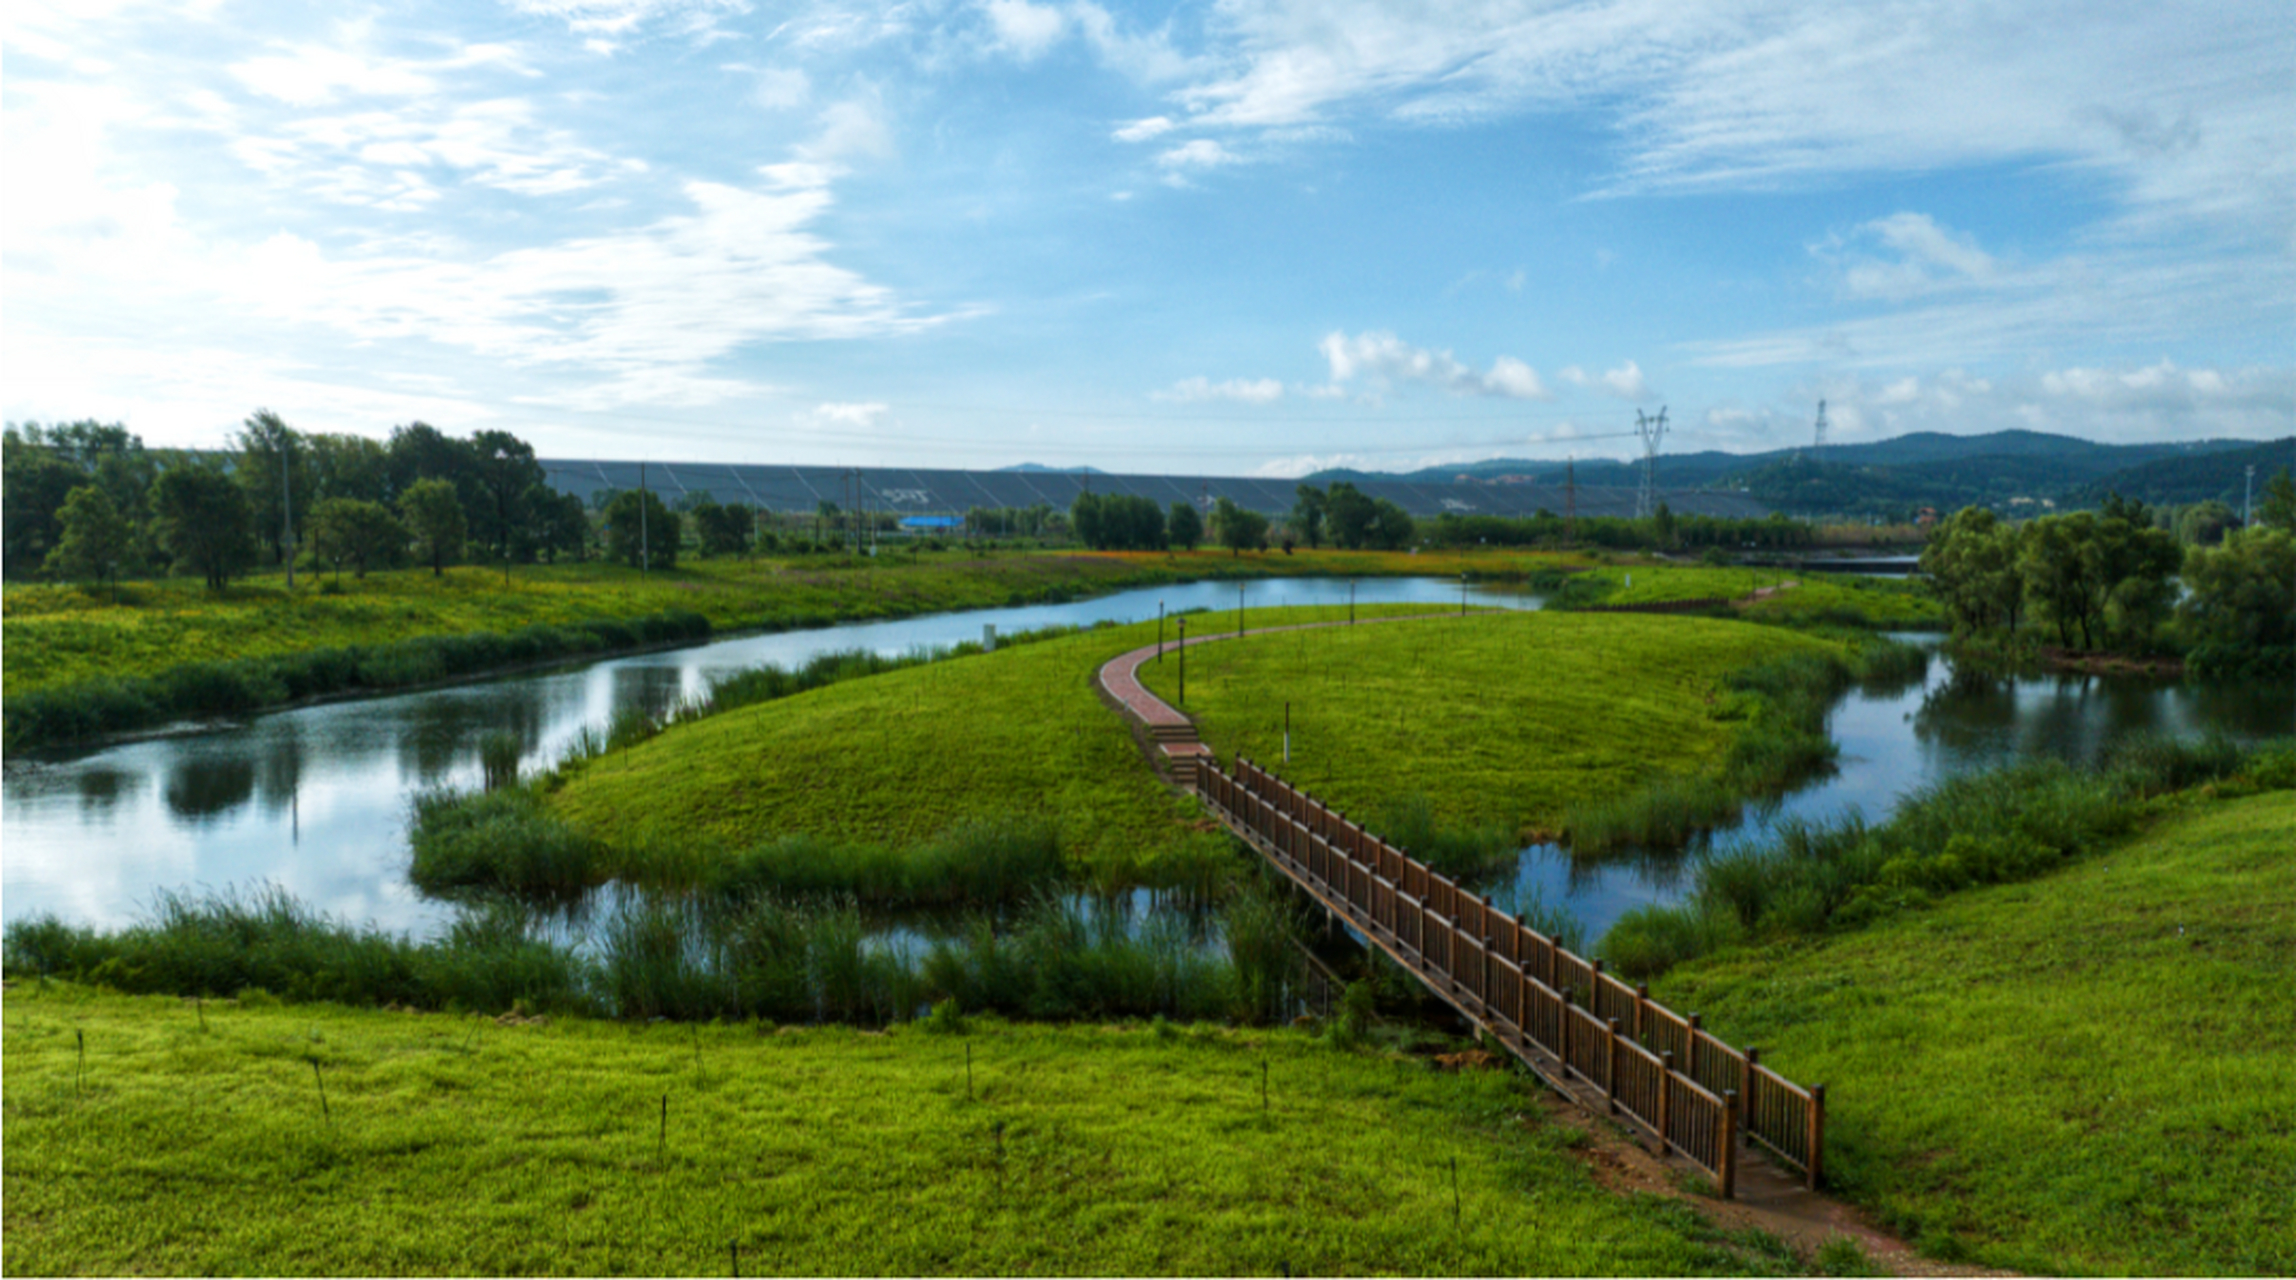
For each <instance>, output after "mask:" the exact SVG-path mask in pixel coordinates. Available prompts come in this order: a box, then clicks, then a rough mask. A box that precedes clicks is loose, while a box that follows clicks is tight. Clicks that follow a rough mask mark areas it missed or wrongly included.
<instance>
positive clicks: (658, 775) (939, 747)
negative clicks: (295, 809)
mask: <svg viewBox="0 0 2296 1280" xmlns="http://www.w3.org/2000/svg"><path fill="white" fill-rule="evenodd" d="M1419 607H1420V606H1409V605H1395V606H1384V607H1382V609H1380V610H1373V609H1371V608H1370V607H1369V606H1366V607H1365V609H1364V610H1363V613H1364V614H1365V615H1366V616H1370V615H1371V614H1373V613H1376V612H1387V613H1392V612H1410V611H1414V610H1416V609H1417V608H1419ZM1345 613H1346V611H1345V609H1344V607H1341V608H1337V609H1334V608H1317V609H1285V610H1254V611H1252V612H1251V613H1250V614H1248V615H1247V621H1248V625H1255V626H1256V625H1263V624H1268V623H1276V622H1281V621H1286V620H1292V621H1298V620H1308V619H1316V618H1331V617H1335V616H1336V617H1344V616H1345ZM1220 616H1221V615H1216V614H1215V615H1206V617H1207V619H1210V618H1217V617H1220ZM1394 625H1398V626H1405V627H1408V626H1415V625H1419V624H1414V623H1400V624H1394ZM1155 638H1156V624H1155V623H1153V622H1149V623H1136V624H1132V625H1129V626H1123V627H1107V628H1100V629H1096V630H1093V631H1090V632H1086V633H1083V634H1081V635H1075V636H1068V637H1064V638H1060V639H1054V640H1045V641H1039V642H1036V643H1032V644H1029V645H1026V646H1023V647H1019V648H1012V649H1002V650H999V651H997V652H995V653H990V654H974V655H969V656H964V657H957V658H952V659H949V660H947V661H942V662H935V663H930V664H927V665H924V666H920V667H912V668H909V669H906V670H901V671H893V672H888V673H886V674H882V675H876V676H871V677H869V678H868V679H864V680H852V681H846V682H843V683H840V684H835V685H831V686H828V687H825V688H820V689H814V690H811V691H809V692H805V693H801V694H798V695H796V696H793V697H788V698H782V699H779V700H776V701H773V702H769V703H764V704H760V705H756V706H749V707H742V708H738V709H735V710H732V711H727V712H724V713H721V714H719V715H715V716H711V717H709V718H707V719H704V720H700V721H697V722H694V723H691V724H686V725H680V726H676V727H673V728H671V729H669V730H668V731H666V732H664V733H662V734H661V735H660V736H659V737H656V738H654V739H652V740H650V741H647V742H644V743H641V744H639V745H636V746H634V747H631V748H630V749H629V750H627V751H615V752H610V753H608V754H606V755H602V756H599V757H597V758H594V759H591V760H589V761H586V762H579V763H576V764H573V765H570V766H569V767H568V769H567V771H566V780H565V781H564V783H563V785H562V786H558V787H557V788H556V789H555V790H554V791H553V792H552V793H551V795H550V797H549V808H550V811H551V812H552V813H554V814H556V815H558V816H559V817H561V818H563V819H564V820H565V821H567V822H569V823H571V824H573V825H574V826H575V827H576V828H577V829H578V830H581V831H583V832H585V833H587V834H589V835H590V836H592V837H594V838H596V839H598V840H601V841H603V842H604V843H605V844H606V845H607V846H608V847H609V849H610V850H611V852H609V853H608V854H607V855H606V857H605V860H604V861H603V862H602V863H601V864H600V867H601V871H602V872H603V873H604V874H607V875H626V876H631V877H633V878H638V879H646V880H653V881H656V882H663V883H692V882H699V881H702V880H705V879H706V878H707V876H708V874H709V866H710V865H711V864H716V863H723V862H728V861H732V860H736V859H739V858H740V857H742V856H743V855H742V854H741V852H740V851H741V850H742V849H743V848H745V847H749V846H756V845H760V844H764V843H766V842H770V841H775V840H782V839H787V838H789V837H793V836H808V837H816V838H820V839H825V840H828V841H831V842H834V843H837V844H842V845H846V846H851V847H854V848H855V849H856V850H857V852H855V853H854V854H853V859H854V861H855V862H856V863H857V864H866V863H872V862H874V861H875V857H874V855H873V854H871V853H870V852H869V849H870V847H872V846H875V847H880V848H884V849H891V850H893V851H895V852H896V853H899V852H901V851H908V850H924V849H928V848H930V847H932V846H933V845H934V844H935V842H939V841H943V840H944V839H945V838H947V837H948V836H949V834H950V833H951V832H952V831H953V830H955V829H958V828H961V827H964V826H967V825H988V826H996V825H1001V824H1009V823H1013V822H1016V821H1021V820H1040V821H1049V822H1050V823H1051V824H1053V826H1054V828H1055V829H1056V831H1057V838H1058V841H1059V844H1060V849H1061V852H1062V855H1063V857H1064V858H1065V859H1066V860H1067V862H1068V864H1069V866H1070V867H1071V868H1073V869H1074V870H1075V871H1076V872H1077V873H1079V874H1080V875H1081V876H1083V877H1084V878H1086V879H1088V880H1089V881H1092V882H1094V883H1098V884H1100V885H1101V886H1103V887H1107V888H1118V887H1123V886H1125V885H1131V884H1148V885H1155V886H1166V885H1171V884H1174V883H1180V882H1193V881H1194V880H1196V879H1198V878H1200V876H1201V875H1202V870H1203V868H1204V867H1205V866H1206V865H1207V864H1214V863H1217V864H1226V863H1229V862H1232V861H1233V859H1232V856H1231V854H1230V851H1229V847H1228V843H1227V839H1226V837H1225V836H1223V835H1220V834H1219V833H1218V832H1216V831H1215V830H1213V829H1211V828H1210V827H1209V824H1207V823H1205V822H1203V821H1202V820H1201V818H1200V815H1199V814H1198V812H1197V811H1196V807H1195V804H1194V802H1193V801H1189V800H1185V799H1182V798H1180V797H1177V796H1175V795H1173V794H1172V793H1171V792H1169V791H1167V790H1166V789H1165V788H1164V786H1163V785H1162V784H1161V783H1159V782H1158V781H1157V779H1156V777H1155V775H1154V774H1153V773H1152V772H1151V771H1150V770H1149V768H1148V766H1147V763H1146V762H1145V761H1144V760H1142V759H1141V757H1140V754H1139V751H1138V748H1136V747H1135V746H1134V744H1133V741H1132V738H1131V735H1130V733H1129V732H1128V730H1127V728H1126V726H1125V722H1124V720H1123V719H1122V718H1121V717H1119V716H1118V715H1117V713H1115V712H1114V711H1112V710H1110V709H1109V708H1108V707H1107V705H1106V704H1104V703H1102V702H1101V701H1100V698H1099V696H1098V694H1097V693H1096V692H1095V687H1096V686H1095V685H1094V677H1095V675H1096V673H1097V672H1098V671H1099V669H1100V666H1101V664H1102V663H1104V662H1106V661H1107V660H1108V659H1110V658H1113V657H1115V656H1116V655H1118V654H1120V653H1123V652H1125V651H1127V650H1130V649H1134V648H1137V647H1139V646H1141V645H1143V644H1148V643H1152V642H1153V641H1154V640H1155ZM1217 647H1218V646H1213V648H1217ZM546 785H549V784H546ZM855 887H858V886H855Z"/></svg>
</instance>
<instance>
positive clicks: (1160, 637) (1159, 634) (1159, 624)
mask: <svg viewBox="0 0 2296 1280" xmlns="http://www.w3.org/2000/svg"><path fill="white" fill-rule="evenodd" d="M1156 665H1157V666H1159V667H1160V666H1163V665H1164V602H1163V601H1161V600H1158V601H1157V602H1156Z"/></svg>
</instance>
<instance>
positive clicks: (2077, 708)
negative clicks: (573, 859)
mask: <svg viewBox="0 0 2296 1280" xmlns="http://www.w3.org/2000/svg"><path fill="white" fill-rule="evenodd" d="M1348 589H1349V588H1348V583H1347V582H1346V581H1345V580H1332V579H1276V580H1271V581H1264V582H1254V583H1249V584H1246V585H1245V588H1244V599H1245V604H1246V607H1247V608H1258V607H1272V606H1276V605H1294V604H1334V603H1345V602H1346V600H1347V596H1348ZM1356 591H1357V596H1356V598H1357V600H1358V601H1359V602H1361V603H1365V604H1377V603H1452V602H1456V601H1457V600H1458V599H1459V584H1458V583H1457V582H1455V581H1447V580H1442V579H1367V580H1364V581H1362V582H1361V583H1360V584H1359V585H1358V586H1357V588H1356ZM1471 598H1472V599H1473V600H1474V601H1476V602H1477V603H1483V604H1503V605H1509V606H1512V607H1518V608H1537V607H1538V603H1539V602H1538V599H1537V597H1536V596H1532V595H1528V594H1523V593H1520V592H1513V591H1509V590H1506V589H1497V590H1481V589H1478V590H1476V591H1474V592H1473V593H1471ZM1159 603H1161V604H1162V605H1163V606H1164V607H1165V608H1167V609H1168V610H1180V609H1190V608H1211V609H1215V610H1228V609H1233V608H1234V607H1235V604H1236V584H1234V583H1198V584H1193V585H1190V586H1184V587H1164V588H1156V589H1148V590H1141V591H1131V592H1125V593H1122V594H1118V595H1113V596H1106V597H1102V598H1100V599H1097V600H1090V601H1083V602H1079V603H1074V604H1063V605H1041V606H1030V607H1024V608H1011V609H987V610H978V611H973V612H966V613H952V614H938V615H933V616H929V617H920V618H910V619H904V620H901V621H896V622H880V623H867V624H859V625H854V626H844V627H833V628H826V629H823V630H818V631H804V632H787V633H782V634H778V635H766V636H749V637H742V638H738V639H731V640H723V641H718V642H715V643H711V644H706V645H700V646H696V647H694V648H690V649H681V650H674V651H667V652H662V653H652V654H645V655H640V656H636V657H629V658H619V659H611V660H605V661H599V662H593V663H588V664H584V665H579V666H572V667H568V668H564V669H560V670H556V671H551V672H545V673H538V674H533V675H526V676H518V677H512V678H506V679H501V680H494V681H489V682H486V683H482V684H471V685H463V686H458V687H455V688H448V689H439V690H433V691H430V692H425V693H416V694H407V695H402V696H398V697H389V698H376V699H370V700H365V701H358V702H341V703H332V704H329V705H325V706H318V707H309V708H304V709H300V710H294V711H284V712H279V713H276V714H272V715H266V716H262V717H258V718H256V719H254V720H252V721H249V722H247V723H245V724H239V725H230V726H223V727H218V728H212V729H207V730H204V731H201V732H197V733H186V734H182V735H179V736H174V737H167V738H160V739H153V740H148V741H143V742H135V743H127V744H123V745H120V746H115V747H110V748H105V749H102V750H97V751H91V752H85V753H81V754H77V755H72V756H67V757H60V758H49V759H37V758H19V759H11V760H10V761H9V762H8V766H7V771H6V777H5V794H4V797H0V800H4V803H0V840H4V842H5V843H4V849H5V855H4V857H0V911H4V913H5V917H6V918H7V919H9V920H15V919H20V918H23V917H26V916H32V915H38V914H43V913H48V912H53V913H55V914H57V915H60V916H62V917H64V918H66V919H69V920H74V921H80V922H88V923H97V924H104V925H120V924H124V923H127V922H130V921H132V920H134V919H136V918H138V917H139V916H140V915H142V914H143V913H144V911H145V909H146V908H148V907H149V905H150V904H151V902H152V899H153V896H154V894H155V893H156V892H158V891H161V890H170V889H201V888H209V889H221V888H225V887H231V886H239V887H245V886H250V885H254V884H257V883H259V882H263V881H271V882H275V883H277V884H279V885H281V886H282V887H284V888H285V889H286V890H287V891H289V892H290V893H292V894H294V895H295V896H296V897H298V898H300V899H302V900H303V901H305V902H306V903H309V904H311V905H312V906H315V907H318V908H320V909H323V910H325V911H328V912H331V913H333V914H336V915H339V916H344V917H348V918H350V919H353V920H362V921H373V922H375V923H377V924H381V925H384V926H386V927H390V928H394V929H411V930H415V931H417V932H428V931H430V930H431V929H433V928H435V927H436V926H438V925H439V924H441V923H442V922H444V921H445V920H447V919H448V918H449V917H450V915H451V914H452V908H451V907H449V906H447V905H445V904H441V903H436V902H432V901H429V900H426V899H424V898H422V897H421V896H420V895H418V894H417V893H416V892H415V891H414V890H413V888H412V887H411V886H410V885H408V884H407V882H406V875H405V872H406V862H407V854H406V845H405V825H406V817H407V805H408V801H409V799H410V798H411V797H412V796H413V795H415V794H416V793H418V792H420V791H422V790H425V789H428V788H432V787H441V786H447V787H475V786H477V785H478V784H479V781H480V770H479V763H478V755H477V744H478V741H479V739H480V738H481V737H482V736H484V735H486V734H488V733H491V732H494V731H497V730H502V729H509V730H511V731H513V732H515V733H517V734H518V736H519V738H520V740H521V741H522V742H523V743H524V745H525V762H526V763H527V764H529V765H537V764H546V763H548V762H550V761H553V760H555V759H557V758H558V756H559V755H560V754H561V753H563V751H564V750H565V749H566V747H567V746H568V745H569V744H570V742H571V741H572V739H573V738H574V737H575V735H576V734H578V733H580V732H581V731H582V730H584V729H602V728H604V727H605V725H606V724H607V723H608V722H609V721H610V720H611V719H612V717H613V715H614V713H615V711H616V710H617V709H619V708H622V707H626V706H633V705H638V706H646V707H649V708H659V707H661V706H664V705H666V704H667V703H669V702H670V701H672V700H674V699H676V698H678V697H681V696H686V695H692V694H698V693H700V692H702V691H703V690H704V689H706V688H707V686H708V683H709V681H710V680H711V678H713V677H715V676H719V675H722V674H725V673H728V672H731V671H735V670H738V669H741V668H744V667H750V666H755V665H757V664H759V663H764V662H773V663H779V664H782V665H785V666H787V665H793V664H797V663H801V662H803V661H805V660H806V659H807V658H809V657H811V656H812V655H814V654H816V653H820V652H824V651H830V650H843V649H854V648H865V649H871V650H875V651H877V652H879V653H885V654H899V653H905V652H908V651H910V650H912V649H916V648H919V647H928V646H938V645H948V644H953V643H956V642H958V641H963V640H977V639H979V638H980V636H981V631H982V628H983V626H985V625H994V626H996V627H997V628H998V629H999V630H1000V631H1001V632H1006V633H1010V632H1013V631H1018V630H1024V629H1027V628H1031V627H1042V626H1049V625H1056V624H1065V625H1084V624H1090V623H1094V622H1098V621H1102V620H1110V621H1118V622H1130V621H1139V620H1143V619H1148V618H1153V617H1155V616H1156V612H1157V607H1158V605H1159ZM1831 729H1832V732H1833V734H1834V736H1835V738H1836V739H1837V740H1838V741H1840V743H1841V744H1842V755H1841V768H1840V770H1839V772H1837V773H1836V774H1834V775H1833V776H1831V777H1829V778H1827V779H1824V780H1821V781H1819V782H1817V783H1815V784H1813V785H1811V786H1808V787H1805V788H1803V789H1802V790H1800V791H1798V792H1796V793H1794V794H1792V795H1790V796H1788V797H1786V798H1785V799H1784V800H1783V801H1782V802H1780V803H1778V804H1776V805H1773V806H1770V807H1768V808H1767V809H1766V810H1764V811H1762V812H1758V813H1756V814H1754V815H1751V817H1750V820H1749V824H1748V827H1747V828H1745V830H1758V829H1760V828H1761V827H1762V826H1765V825H1767V824H1769V823H1772V822H1775V821H1777V820H1779V819H1781V818H1784V817H1788V816H1807V817H1826V816H1832V815H1835V814H1840V813H1845V812H1848V811H1851V810H1858V811H1861V812H1863V813H1864V814H1865V815H1866V816H1867V817H1868V818H1869V819H1878V818H1881V817H1883V816H1885V815H1886V814H1887V812H1888V810H1889V808H1890V806H1891V805H1892V803H1893V802H1894V800H1895V798H1896V797H1897V796H1899V795H1901V794H1903V793H1904V792H1906V791H1908V790H1911V789H1913V788H1915V787H1918V786H1920V785H1922V784H1924V783H1927V782H1930V781H1933V780H1935V779H1938V778H1941V777H1944V776H1947V775H1949V774H1953V773H1957V772H1961V771H1965V770H1970V769H1979V768H1985V767H1988V766H1990V765H1993V764H1996V763H1999V762H2002V761H2006V760H2011V759H2016V758H2019V757H2022V756H2028V755H2039V754H2054V755H2061V756H2067V757H2071V758H2086V757H2088V756H2092V755H2094V754H2095V753H2096V752H2097V751H2098V750H2099V749H2100V748H2101V747H2102V745H2103V744H2104V743H2105V742H2106V741H2108V740H2109V739H2111V738H2112V737H2114V736H2116V735H2118V734H2122V733H2127V732H2133V731H2151V732H2159V733H2167V734H2174V735H2178V736H2194V735H2199V734H2203V733H2206V732H2210V731H2223V732H2228V733H2231V734H2234V735H2236V736H2241V737H2262V736H2267V735H2272V734H2283V733H2290V732H2296V691H2292V690H2289V689H2286V688H2280V687H2270V688H2266V687H2260V686H2257V685H2245V686H2233V687H2228V688H2204V687H2198V686H2186V685H2181V684H2175V683H2167V682H2161V681H2149V680H2141V679H2131V678H2109V679H2108V678H2102V677H2076V676H2064V677H2047V678H2040V679H2027V680H1955V679H1954V678H1953V676H1952V672H1951V669H1950V667H1949V666H1948V665H1947V664H1946V663H1945V662H1943V661H1942V660H1940V661H1938V662H1936V663H1933V664H1932V666H1931V669H1930V673H1929V676H1928V677H1927V679H1926V680H1924V681H1922V682H1918V683H1915V684H1913V685H1910V686H1908V687H1904V688H1899V689H1891V690H1879V691H1862V692H1854V693H1852V694H1850V695H1849V696H1848V697H1846V698H1845V699H1844V700H1843V701H1842V702H1841V703H1840V704H1839V705H1838V706H1837V707H1836V708H1835V710H1834V712H1833V714H1832V719H1831ZM1679 866H1680V859H1666V860H1654V861H1653V862H1652V863H1651V864H1649V865H1618V866H1609V867H1602V868H1596V869H1584V868H1575V867H1573V866H1572V864H1571V862H1570V860H1569V859H1568V857H1567V856H1566V855H1564V854H1563V853H1562V851H1561V850H1559V849H1554V848H1549V847H1539V848H1533V849H1531V850H1528V851H1526V853H1525V854H1524V857H1523V862H1522V870H1521V874H1520V883H1521V885H1522V887H1523V888H1524V889H1525V890H1530V891H1536V892H1539V893H1541V894H1542V895H1543V896H1545V897H1546V899H1547V900H1548V901H1550V902H1553V901H1560V902H1561V903H1563V904H1564V905H1566V906H1568V907H1570V908H1571V909H1572V910H1573V911H1574V912H1575V913H1576V914H1577V915H1578V916H1579V917H1580V918H1581V920H1582V921H1583V922H1584V923H1585V925H1586V928H1587V936H1588V938H1590V939H1592V938H1594V937H1597V936H1599V935H1600V934H1601V931H1602V930H1603V929H1604V928H1606V927H1608V925H1609V923H1610V922H1611V921H1612V920H1615V919H1616V918H1617V917H1618V915H1619V914H1620V913H1621V912H1623V911H1625V910H1627V909H1628V908H1630V907H1633V906H1635V905H1638V904H1641V903H1645V902H1656V901H1665V900H1668V899H1670V898H1672V897H1673V896H1675V894H1677V893H1678V892H1679V891H1680V872H1679Z"/></svg>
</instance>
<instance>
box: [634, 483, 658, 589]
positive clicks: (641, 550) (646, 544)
mask: <svg viewBox="0 0 2296 1280" xmlns="http://www.w3.org/2000/svg"><path fill="white" fill-rule="evenodd" d="M653 571H654V546H653V542H652V540H651V539H650V538H649V537H648V536H647V532H646V464H645V463H643V462H641V463H639V464H638V576H640V577H644V576H645V575H647V574H650V573H652V572H653Z"/></svg>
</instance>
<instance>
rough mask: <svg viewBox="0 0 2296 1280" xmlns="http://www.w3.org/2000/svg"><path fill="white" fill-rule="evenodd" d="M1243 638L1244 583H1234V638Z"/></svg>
mask: <svg viewBox="0 0 2296 1280" xmlns="http://www.w3.org/2000/svg"><path fill="white" fill-rule="evenodd" d="M1243 638H1244V584H1243V583H1241V582H1239V583H1237V584H1236V639H1238V640H1241V639H1243Z"/></svg>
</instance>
